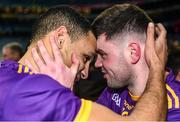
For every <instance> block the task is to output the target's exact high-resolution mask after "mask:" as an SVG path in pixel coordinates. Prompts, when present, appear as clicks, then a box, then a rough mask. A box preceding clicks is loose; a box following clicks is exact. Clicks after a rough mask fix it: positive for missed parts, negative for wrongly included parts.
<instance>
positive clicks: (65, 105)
mask: <svg viewBox="0 0 180 122" xmlns="http://www.w3.org/2000/svg"><path fill="white" fill-rule="evenodd" d="M91 107H92V102H90V101H87V100H83V99H82V100H80V99H79V98H77V97H75V96H74V94H73V93H72V92H71V91H70V90H69V89H67V88H65V87H63V86H62V85H60V84H59V83H58V82H57V81H55V80H53V79H52V78H50V77H48V76H46V75H41V74H38V75H37V74H33V73H32V72H31V70H30V69H29V68H28V67H27V66H23V65H21V64H18V63H16V62H14V61H3V62H1V64H0V121H2V120H51V121H53V120H56V121H58V120H59V121H73V120H87V119H88V116H89V113H90V111H91Z"/></svg>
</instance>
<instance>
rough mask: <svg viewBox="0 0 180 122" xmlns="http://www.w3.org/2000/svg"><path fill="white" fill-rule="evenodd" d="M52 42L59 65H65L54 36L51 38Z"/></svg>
mask: <svg viewBox="0 0 180 122" xmlns="http://www.w3.org/2000/svg"><path fill="white" fill-rule="evenodd" d="M50 42H51V47H52V51H53V55H54V58H55V60H56V61H57V62H59V63H63V59H62V56H61V52H60V50H59V48H58V46H57V41H56V39H55V37H54V36H53V35H52V36H50Z"/></svg>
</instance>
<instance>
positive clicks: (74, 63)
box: [70, 53, 79, 76]
mask: <svg viewBox="0 0 180 122" xmlns="http://www.w3.org/2000/svg"><path fill="white" fill-rule="evenodd" d="M71 60H72V65H71V67H70V70H71V72H72V74H73V75H74V76H76V74H77V72H78V68H79V60H78V59H77V56H76V54H75V53H73V54H72V58H71Z"/></svg>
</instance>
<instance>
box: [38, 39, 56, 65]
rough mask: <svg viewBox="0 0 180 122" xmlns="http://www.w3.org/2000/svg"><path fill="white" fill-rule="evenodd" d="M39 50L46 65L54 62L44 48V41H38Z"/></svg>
mask: <svg viewBox="0 0 180 122" xmlns="http://www.w3.org/2000/svg"><path fill="white" fill-rule="evenodd" d="M37 44H38V48H39V51H40V53H41V56H42V58H43V59H44V61H45V63H46V64H50V63H51V62H52V58H51V57H50V55H49V53H48V51H47V49H46V48H45V46H44V43H43V42H42V40H40V41H38V43H37Z"/></svg>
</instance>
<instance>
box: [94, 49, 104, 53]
mask: <svg viewBox="0 0 180 122" xmlns="http://www.w3.org/2000/svg"><path fill="white" fill-rule="evenodd" d="M96 53H100V54H106V53H105V52H104V51H103V50H102V49H97V50H96Z"/></svg>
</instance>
